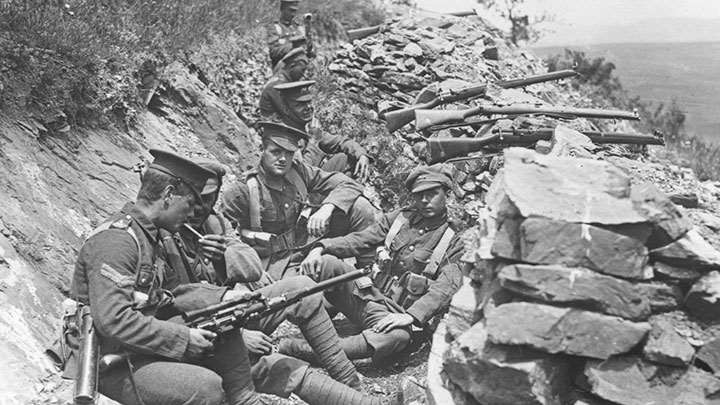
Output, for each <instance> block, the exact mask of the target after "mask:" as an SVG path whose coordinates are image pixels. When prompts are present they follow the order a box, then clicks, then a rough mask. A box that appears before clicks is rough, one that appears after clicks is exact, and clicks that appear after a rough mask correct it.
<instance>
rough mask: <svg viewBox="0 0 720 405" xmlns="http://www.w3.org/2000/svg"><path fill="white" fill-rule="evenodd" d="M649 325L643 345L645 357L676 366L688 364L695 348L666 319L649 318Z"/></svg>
mask: <svg viewBox="0 0 720 405" xmlns="http://www.w3.org/2000/svg"><path fill="white" fill-rule="evenodd" d="M650 326H651V329H650V333H649V334H648V339H647V342H646V343H645V346H644V347H643V355H644V356H645V358H646V359H648V360H650V361H654V362H656V363H661V364H667V365H669V366H676V367H685V366H687V365H688V364H690V361H691V360H692V358H693V356H694V355H695V349H694V348H693V347H692V346H691V345H690V343H688V341H687V339H685V338H684V337H682V336H680V334H678V333H677V331H675V328H674V327H673V325H672V323H671V322H670V321H669V320H668V319H665V318H661V317H653V318H651V319H650Z"/></svg>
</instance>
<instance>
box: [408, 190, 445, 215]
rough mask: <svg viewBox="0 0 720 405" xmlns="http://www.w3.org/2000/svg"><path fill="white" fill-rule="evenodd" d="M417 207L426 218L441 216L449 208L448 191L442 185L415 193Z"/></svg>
mask: <svg viewBox="0 0 720 405" xmlns="http://www.w3.org/2000/svg"><path fill="white" fill-rule="evenodd" d="M412 196H413V202H414V205H415V209H417V211H418V212H419V213H420V215H422V216H423V217H424V218H433V217H437V216H441V215H443V214H444V213H445V211H446V210H447V206H446V205H445V204H446V203H447V193H446V192H445V189H444V188H443V187H442V186H438V187H433V188H431V189H428V190H423V191H420V192H418V193H413V195H412Z"/></svg>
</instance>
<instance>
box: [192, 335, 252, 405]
mask: <svg viewBox="0 0 720 405" xmlns="http://www.w3.org/2000/svg"><path fill="white" fill-rule="evenodd" d="M204 363H205V364H206V365H207V366H208V368H211V369H212V370H214V371H215V372H216V373H218V374H219V375H220V376H221V377H222V384H223V388H224V390H225V394H226V397H227V401H228V403H229V404H230V405H240V404H243V405H245V404H247V405H251V404H258V403H259V399H258V396H257V393H256V392H255V387H254V386H253V381H252V375H251V372H250V360H249V359H248V352H247V348H246V347H245V343H244V342H243V339H242V335H241V334H240V332H239V331H233V332H230V333H227V334H225V335H223V336H222V337H221V340H220V342H219V343H217V344H216V345H215V350H214V355H213V357H211V358H209V359H207V360H205V362H204Z"/></svg>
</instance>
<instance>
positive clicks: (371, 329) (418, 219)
mask: <svg viewBox="0 0 720 405" xmlns="http://www.w3.org/2000/svg"><path fill="white" fill-rule="evenodd" d="M451 173H452V172H451V170H450V168H449V167H446V166H443V165H434V166H430V167H427V166H423V167H419V168H417V169H416V170H414V171H413V172H412V173H411V174H410V176H408V178H407V180H406V186H407V188H408V190H409V191H410V192H411V193H412V198H413V204H412V206H411V207H409V208H405V209H400V210H397V211H394V212H391V213H389V214H386V215H384V216H382V217H381V218H380V220H379V221H378V222H377V223H376V224H374V225H372V226H370V227H368V228H366V229H365V230H362V231H359V232H354V233H351V234H348V235H345V236H341V237H337V238H328V239H322V240H320V241H319V242H317V243H316V246H315V247H314V248H313V249H312V250H311V251H310V253H309V254H308V256H307V258H306V259H305V260H304V261H303V263H302V264H301V267H302V269H303V271H304V272H305V273H306V274H310V275H314V277H315V278H316V279H318V280H320V279H326V278H330V277H333V276H336V275H339V274H344V273H345V272H347V271H350V270H351V269H352V268H351V267H348V266H347V265H346V264H345V263H344V262H342V261H341V260H340V259H341V258H345V257H351V256H354V255H357V254H358V253H359V252H361V251H364V250H366V249H368V248H376V247H380V248H379V250H378V252H379V253H378V258H379V259H380V261H379V263H378V265H379V266H378V271H377V272H376V273H375V274H374V276H373V278H372V280H371V279H369V278H366V279H359V280H357V281H355V282H351V283H347V284H345V285H344V287H342V288H337V289H335V290H333V291H329V292H326V294H325V296H326V298H327V299H328V301H330V303H332V304H333V305H335V307H337V308H338V309H339V310H340V311H342V312H343V313H344V314H345V315H346V316H347V317H348V319H350V320H351V321H352V322H353V323H355V324H357V325H359V326H361V327H362V328H363V329H364V331H363V332H362V333H361V334H359V335H355V336H350V337H348V338H344V339H343V342H342V345H343V349H344V350H345V352H346V353H347V354H348V357H349V358H351V359H357V358H367V357H372V358H373V359H374V360H381V359H385V358H388V357H390V356H391V355H392V354H394V353H398V352H400V351H402V350H403V349H404V348H405V347H406V346H407V345H408V343H409V342H410V339H411V329H412V328H415V329H416V330H423V329H429V328H430V327H431V320H433V318H434V317H435V316H436V315H439V314H441V313H443V312H444V311H446V310H447V308H448V306H449V303H450V299H451V297H452V296H453V294H455V292H456V291H457V290H458V289H459V288H460V285H461V282H462V272H461V270H460V267H459V265H458V264H457V262H458V261H459V258H460V256H461V254H462V244H461V243H460V240H459V238H458V237H457V235H456V234H455V232H454V231H453V229H452V228H451V227H450V224H449V223H448V219H447V207H446V204H445V203H446V198H447V195H448V193H449V190H451V188H452V175H451ZM280 351H281V352H282V353H286V354H290V355H294V356H297V357H302V358H307V357H308V356H312V351H311V350H310V348H309V347H308V346H307V345H306V344H304V343H303V342H302V341H300V340H292V339H287V340H284V341H283V342H281V346H280Z"/></svg>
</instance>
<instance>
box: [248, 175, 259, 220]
mask: <svg viewBox="0 0 720 405" xmlns="http://www.w3.org/2000/svg"><path fill="white" fill-rule="evenodd" d="M247 186H248V196H249V199H250V201H248V205H249V210H250V230H251V231H256V232H260V231H262V225H261V223H260V183H259V182H258V179H257V177H256V176H250V177H248V179H247Z"/></svg>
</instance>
